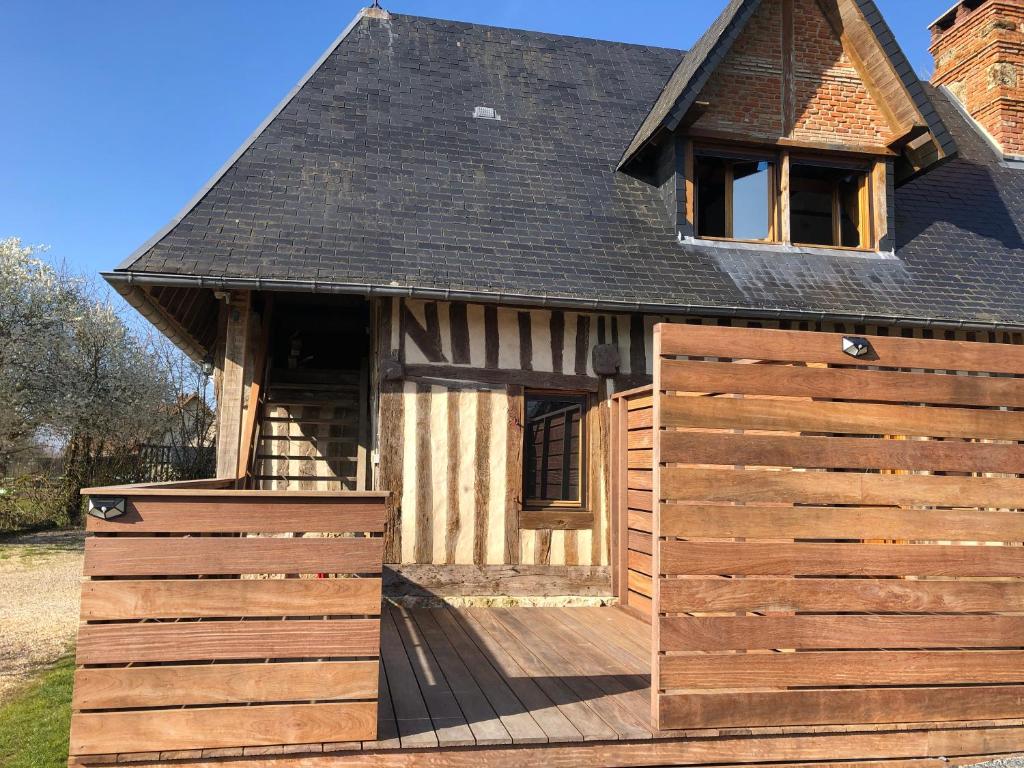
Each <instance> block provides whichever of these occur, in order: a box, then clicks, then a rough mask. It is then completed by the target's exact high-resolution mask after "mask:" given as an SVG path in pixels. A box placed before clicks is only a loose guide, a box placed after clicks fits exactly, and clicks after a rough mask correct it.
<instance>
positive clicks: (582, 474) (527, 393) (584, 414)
mask: <svg viewBox="0 0 1024 768" xmlns="http://www.w3.org/2000/svg"><path fill="white" fill-rule="evenodd" d="M531 397H540V398H545V397H547V398H551V399H555V398H576V399H578V400H579V401H580V406H581V412H580V436H579V493H578V494H577V499H576V500H562V499H542V498H530V497H529V496H527V495H526V489H527V487H528V486H527V482H526V479H527V472H528V471H530V469H531V468H530V467H529V465H528V463H527V460H526V459H527V456H528V453H527V436H528V435H529V430H528V428H527V426H528V425H527V421H526V412H527V402H528V401H529V399H530V398H531ZM593 399H594V397H593V393H592V392H587V391H585V390H578V389H545V388H539V387H526V388H524V389H523V406H522V429H521V441H522V457H523V458H522V462H521V464H522V467H521V470H520V481H521V483H522V497H523V498H522V508H523V510H524V511H528V512H542V511H546V510H572V511H579V512H589V511H590V505H589V493H590V483H589V482H588V481H589V477H590V466H591V459H592V457H591V450H590V429H589V423H588V422H589V421H590V410H591V408H592V406H593Z"/></svg>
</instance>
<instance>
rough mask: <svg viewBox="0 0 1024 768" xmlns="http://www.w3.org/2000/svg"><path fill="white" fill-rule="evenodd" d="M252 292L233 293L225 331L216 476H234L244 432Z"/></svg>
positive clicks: (218, 414) (218, 407)
mask: <svg viewBox="0 0 1024 768" xmlns="http://www.w3.org/2000/svg"><path fill="white" fill-rule="evenodd" d="M251 303H252V296H251V294H250V292H249V291H236V292H233V293H232V294H231V298H230V303H229V305H228V319H227V328H226V330H225V334H226V337H225V342H224V362H223V368H222V370H223V373H222V379H221V388H220V393H221V397H220V400H219V401H218V403H217V476H218V477H234V476H235V474H236V473H237V471H238V450H239V442H240V441H241V435H242V398H243V396H244V394H245V367H246V356H247V355H248V353H249V346H250V345H249V332H250V329H249V314H250V305H251Z"/></svg>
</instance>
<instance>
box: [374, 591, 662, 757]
mask: <svg viewBox="0 0 1024 768" xmlns="http://www.w3.org/2000/svg"><path fill="white" fill-rule="evenodd" d="M594 611H600V613H594ZM606 613H607V614H609V615H608V617H607V619H608V621H613V623H608V622H606V621H605V614H606ZM612 613H614V614H616V616H615V617H614V618H613V617H611V616H610V614H612ZM611 626H614V628H615V631H614V633H611V632H609V627H611ZM381 634H382V638H381V644H382V654H383V664H384V668H385V672H386V679H387V683H388V685H387V688H385V687H384V686H382V688H381V691H382V694H383V695H385V696H387V697H389V700H388V701H387V702H383V703H382V706H381V710H380V711H381V718H382V722H381V727H380V732H381V737H382V738H381V740H380V741H378V742H374V743H372V744H370V743H367V744H365V745H363V746H364V749H386V748H389V747H392V748H394V747H398V746H401V748H403V749H409V748H410V747H411V746H412V745H413V744H416V745H419V744H423V745H435V746H440V747H445V746H455V745H456V744H462V745H476V746H480V747H483V746H488V745H490V746H494V745H501V744H524V745H525V744H544V743H552V744H554V743H572V742H583V741H618V740H633V739H650V738H652V737H653V734H652V733H651V729H650V672H649V669H648V668H647V665H646V664H645V663H643V662H642V661H641V660H640V656H639V651H638V649H639V648H641V647H644V646H645V645H648V644H649V640H648V639H647V638H648V636H649V634H650V627H649V626H648V625H646V624H644V623H643V622H641V621H639V620H637V619H634V618H633V617H631V616H628V615H627V614H625V613H624V612H621V611H618V610H617V609H612V608H607V609H582V608H515V609H504V610H503V609H494V608H480V609H455V608H432V609H406V608H399V607H394V606H391V607H389V608H387V609H386V610H385V611H384V615H383V621H382V628H381ZM612 634H615V635H617V637H616V639H615V640H614V641H613V640H612V639H611V637H610V635H612ZM389 718H393V719H394V725H391V724H390V722H389ZM428 726H429V730H428ZM396 727H397V730H398V738H388V735H390V734H391V733H392V731H393V730H394V729H395V728H396ZM388 728H391V729H392V731H389V730H388Z"/></svg>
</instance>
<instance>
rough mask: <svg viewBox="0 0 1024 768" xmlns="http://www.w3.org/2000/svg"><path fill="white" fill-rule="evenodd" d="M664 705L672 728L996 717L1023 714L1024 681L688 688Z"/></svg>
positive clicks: (667, 697)
mask: <svg viewBox="0 0 1024 768" xmlns="http://www.w3.org/2000/svg"><path fill="white" fill-rule="evenodd" d="M659 709H660V717H661V720H660V723H661V727H662V728H669V729H675V728H735V727H745V728H747V727H759V726H767V725H771V726H786V725H830V724H840V723H841V724H854V723H857V724H860V723H920V722H926V721H927V722H932V721H938V722H942V721H947V720H985V719H993V720H996V719H1002V718H1013V717H1020V715H1021V713H1022V712H1024V686H998V687H980V688H971V689H963V688H911V689H901V688H887V689H877V688H876V689H870V688H869V689H860V690H829V691H772V692H744V691H730V692H728V693H685V694H677V695H671V694H670V695H662V696H660V697H659Z"/></svg>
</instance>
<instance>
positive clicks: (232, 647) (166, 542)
mask: <svg viewBox="0 0 1024 768" xmlns="http://www.w3.org/2000/svg"><path fill="white" fill-rule="evenodd" d="M208 488H209V486H205V487H204V486H203V484H198V483H197V484H182V485H180V486H174V485H171V486H162V487H156V488H154V487H149V488H146V487H131V486H129V487H121V488H111V489H93V490H91V491H88V492H87V493H89V494H90V495H92V496H93V498H98V497H122V498H125V499H126V500H127V512H126V514H124V515H122V516H121V517H117V518H114V519H111V520H101V519H97V518H95V517H89V518H88V522H87V527H86V532H87V534H88V535H87V539H86V545H85V565H84V576H85V579H86V580H85V581H84V582H83V585H82V614H81V618H82V624H81V626H80V629H79V635H78V648H77V664H78V667H77V670H76V673H75V689H74V697H73V702H72V706H73V714H72V722H71V744H70V754H71V756H72V757H73V758H76V759H79V761H80V762H81V759H82V758H85V757H86V756H92V757H93V758H95V757H96V756H98V755H103V756H104V759H109V758H111V757H113V756H119V759H120V758H123V757H124V756H125V755H133V754H134V755H137V754H138V753H149V754H152V755H154V756H156V755H159V757H160V758H161V759H170V758H174V757H200V756H202V757H206V756H209V755H211V754H216V755H219V756H229V755H242V754H247V755H248V754H274V753H275V752H280V751H287V750H288V749H289V748H294V747H295V746H298V745H310V744H315V745H320V744H325V743H327V744H333V743H341V742H360V741H367V740H372V739H374V738H376V729H377V686H378V674H379V670H378V666H379V664H378V660H379V647H380V611H381V571H382V564H381V560H382V551H383V539H382V532H383V526H384V500H385V494H376V493H349V494H344V493H305V494H303V493H285V492H260V491H233V490H209V489H208ZM211 750H213V751H215V752H211Z"/></svg>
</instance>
